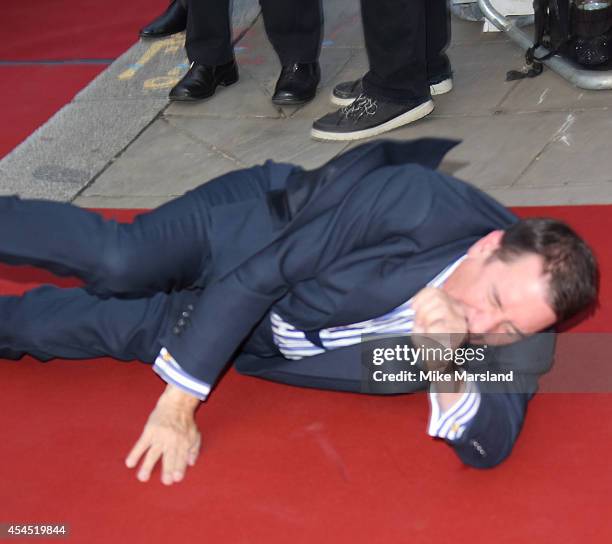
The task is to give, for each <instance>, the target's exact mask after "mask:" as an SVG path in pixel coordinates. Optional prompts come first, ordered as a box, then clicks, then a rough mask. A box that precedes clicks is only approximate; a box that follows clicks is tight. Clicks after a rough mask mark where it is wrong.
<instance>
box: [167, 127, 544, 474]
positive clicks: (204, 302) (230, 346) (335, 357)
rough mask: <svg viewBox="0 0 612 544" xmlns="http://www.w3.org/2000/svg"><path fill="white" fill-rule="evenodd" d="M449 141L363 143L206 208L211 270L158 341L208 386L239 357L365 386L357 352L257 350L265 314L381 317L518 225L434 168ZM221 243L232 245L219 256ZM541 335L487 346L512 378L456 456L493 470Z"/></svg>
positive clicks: (533, 382) (299, 318) (308, 382)
mask: <svg viewBox="0 0 612 544" xmlns="http://www.w3.org/2000/svg"><path fill="white" fill-rule="evenodd" d="M457 143H458V142H453V141H448V140H434V139H424V140H418V141H415V142H391V141H378V142H373V143H368V144H365V145H361V146H359V147H356V148H354V149H353V150H351V151H350V152H349V153H345V154H344V155H341V156H340V157H338V158H336V159H334V160H332V161H330V162H329V163H327V164H326V165H324V166H322V167H321V168H319V169H316V170H313V171H304V170H301V169H295V170H294V171H293V172H292V173H291V174H290V175H289V176H288V177H287V178H286V183H285V184H284V188H282V187H281V188H280V189H277V190H276V191H273V192H271V193H270V194H269V195H268V196H269V198H268V199H267V200H266V201H263V200H262V202H261V203H259V204H257V205H254V204H253V202H250V203H245V204H244V206H245V207H244V208H243V209H241V208H240V206H238V207H234V208H233V209H232V210H231V212H232V213H231V214H230V213H228V210H224V209H223V207H220V208H219V209H216V210H213V213H216V214H217V215H218V218H217V221H216V222H215V221H213V223H215V224H217V225H219V228H218V229H217V232H218V234H217V235H216V236H212V237H211V246H212V247H213V255H214V256H215V258H214V259H213V260H214V265H213V266H212V272H211V275H210V277H209V278H207V281H206V283H207V285H206V287H205V288H204V289H198V290H194V291H193V292H192V293H191V294H190V295H189V297H190V298H189V300H191V302H192V304H193V306H194V310H193V313H192V319H191V326H190V327H189V328H187V329H185V330H182V331H181V332H180V334H172V333H170V332H169V331H170V327H168V331H167V332H166V333H165V335H164V336H163V337H162V339H161V340H162V343H163V344H164V345H165V346H166V347H167V349H168V350H169V352H170V353H171V354H172V355H173V356H174V358H175V359H176V360H177V361H178V362H179V363H180V365H181V367H182V368H183V369H184V370H185V371H186V372H188V373H190V374H191V375H193V376H194V377H196V378H198V379H200V380H203V381H205V382H207V383H210V384H214V383H215V381H216V380H217V378H218V376H219V374H220V373H221V372H222V371H223V369H224V367H225V366H226V364H227V363H228V361H230V360H231V359H232V357H234V356H235V355H236V354H238V357H237V359H236V367H237V369H238V370H239V371H241V372H244V373H247V374H251V375H255V376H260V377H264V378H268V379H274V380H278V381H283V382H285V383H291V384H295V385H301V386H310V387H324V388H331V389H338V390H345V391H356V392H359V391H361V392H363V391H364V380H363V366H362V353H363V347H362V346H352V347H349V348H343V349H338V350H333V351H330V352H327V353H324V354H322V355H319V356H315V357H309V358H307V359H304V360H302V361H297V362H295V361H287V360H286V359H284V358H282V357H280V356H278V353H274V352H273V351H270V350H269V349H268V352H266V349H265V345H268V346H269V345H270V343H269V324H268V322H267V316H268V315H269V312H270V310H271V309H274V311H276V312H278V313H279V314H280V315H282V316H283V317H284V318H285V319H286V320H288V321H289V322H291V323H292V324H293V325H295V326H297V327H298V328H301V329H303V330H320V329H321V328H326V327H330V326H339V325H347V324H350V323H355V322H359V321H362V320H365V319H369V318H372V317H375V316H378V315H382V314H384V313H386V312H388V311H390V310H391V309H393V308H395V307H397V306H398V305H399V304H401V303H402V302H405V301H406V300H408V299H409V298H410V297H412V296H413V295H414V294H415V293H416V292H418V291H419V290H420V289H421V288H422V287H423V286H424V285H425V283H426V282H427V281H428V280H429V279H431V278H432V277H433V276H435V275H436V273H438V272H439V271H440V270H441V269H443V268H444V267H445V266H446V265H448V264H449V263H451V262H453V261H454V260H456V259H457V258H458V257H460V256H461V255H462V254H464V253H465V251H466V250H467V249H468V248H469V247H470V246H471V245H472V244H473V243H474V242H475V241H476V240H478V239H479V238H481V237H482V236H484V235H486V234H487V233H489V232H490V231H492V230H495V229H504V228H507V227H508V226H509V225H510V224H512V223H513V222H514V221H516V217H515V216H514V215H513V214H512V213H511V212H509V211H508V210H507V209H505V208H504V207H503V206H501V205H500V204H499V203H497V202H496V201H495V200H493V199H492V198H490V197H488V196H487V195H486V194H484V193H483V192H481V191H479V190H478V189H476V188H474V187H472V186H471V185H469V184H466V183H464V182H462V181H460V180H457V179H455V178H453V177H451V176H448V175H445V174H442V173H440V172H437V171H435V170H434V169H435V168H436V167H437V166H438V164H439V163H440V161H441V160H442V158H443V156H444V154H445V153H446V152H447V151H448V150H449V149H450V148H452V147H453V146H454V145H456V144H457ZM279 168H280V167H279ZM282 168H285V171H286V165H283V166H282ZM236 216H240V217H247V218H248V219H249V221H248V223H246V222H244V221H241V224H242V225H245V228H241V229H238V230H237V229H236V227H235V226H232V225H235V223H236V222H235V221H234V220H233V219H234V218H235V217H236ZM224 218H225V219H224ZM247 225H248V226H249V227H252V226H253V225H255V226H259V227H260V228H246V226H247ZM228 231H229V236H228ZM228 238H231V247H232V249H231V250H230V251H224V248H225V247H227V246H228V242H230V239H228ZM266 335H267V336H268V338H267V340H268V342H267V343H266V342H265V341H263V340H264V339H265V338H266ZM546 338H547V337H539V336H538V337H534V339H530V340H529V341H526V342H521V345H520V346H516V345H515V346H512V347H508V348H500V349H499V350H492V351H494V352H495V356H494V357H492V358H491V359H490V360H489V361H488V363H489V364H490V365H493V366H495V367H496V368H512V369H515V370H516V371H517V373H520V378H518V379H517V380H516V383H513V384H511V385H509V386H508V387H506V388H503V387H502V389H501V391H500V392H491V393H490V394H489V393H486V389H487V386H484V389H483V390H484V391H485V394H484V395H483V399H482V401H481V408H480V410H479V412H478V415H477V416H476V418H475V419H474V421H473V422H472V424H471V425H470V427H469V429H468V431H466V432H465V433H464V434H463V435H462V437H461V439H460V440H459V441H457V442H453V444H452V445H453V447H454V448H455V450H456V451H457V453H458V454H459V456H460V457H461V459H462V460H464V461H465V462H466V463H469V464H471V465H474V466H482V467H485V466H493V465H495V464H497V463H499V462H500V461H501V460H502V459H503V458H505V457H506V456H507V455H508V453H509V452H510V450H511V448H512V445H513V443H514V441H515V439H516V436H517V434H518V432H519V430H520V426H521V422H522V420H523V416H524V412H525V409H526V404H527V401H528V399H529V398H530V396H531V395H532V394H533V392H534V391H535V388H536V386H537V376H538V374H539V373H541V372H543V371H545V370H547V369H548V367H549V366H550V364H551V360H552V349H553V342H552V341H551V340H548V339H546ZM258 346H259V347H258ZM241 347H243V349H242V350H241V351H239V350H240V348H241ZM493 359H494V360H493ZM424 385H426V384H402V385H398V386H396V387H386V388H383V389H381V390H371V388H370V390H368V391H367V392H371V393H382V394H389V393H402V392H410V391H412V390H414V389H415V388H417V387H423V386H424Z"/></svg>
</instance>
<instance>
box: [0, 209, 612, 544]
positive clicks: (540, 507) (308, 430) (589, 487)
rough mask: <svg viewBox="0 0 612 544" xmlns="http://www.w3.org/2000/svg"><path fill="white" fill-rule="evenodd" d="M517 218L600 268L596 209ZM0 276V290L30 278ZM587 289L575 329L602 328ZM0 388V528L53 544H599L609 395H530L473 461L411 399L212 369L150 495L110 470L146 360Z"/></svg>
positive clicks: (608, 525)
mask: <svg viewBox="0 0 612 544" xmlns="http://www.w3.org/2000/svg"><path fill="white" fill-rule="evenodd" d="M520 212H521V213H522V214H523V215H534V214H538V215H551V216H557V217H561V218H564V219H567V220H569V222H570V223H572V224H573V225H574V226H575V227H576V228H577V229H578V230H579V231H581V232H583V233H585V234H586V236H587V238H588V239H589V241H590V242H591V243H592V244H593V245H594V246H595V248H596V250H597V252H598V255H599V258H600V261H601V264H602V269H603V271H604V279H605V278H606V277H607V275H608V274H609V272H610V270H612V250H610V246H609V244H607V240H606V236H607V233H608V232H610V229H611V228H612V214H611V209H610V207H604V206H601V207H597V206H592V207H575V208H538V209H522V210H520ZM128 213H129V212H128ZM119 215H120V216H122V217H124V218H126V214H125V213H122V214H119ZM1 272H2V274H1V276H2V277H3V278H5V281H4V283H2V284H1V285H0V290H1V291H2V292H9V291H11V292H14V291H16V290H21V289H23V288H29V287H31V286H32V285H34V284H35V283H37V282H39V281H45V280H46V279H48V276H46V275H44V274H42V273H39V272H36V273H33V272H32V271H30V270H26V269H16V268H14V269H10V270H9V269H3V270H2V271H1ZM5 272H6V273H5ZM7 278H8V279H7ZM602 287H603V289H602V295H603V296H602V302H603V305H602V308H600V310H599V311H598V313H597V314H596V315H595V316H594V317H592V318H591V319H590V320H589V321H588V322H585V323H583V324H582V325H580V329H581V330H592V331H595V330H598V331H608V332H612V315H611V314H610V311H611V310H610V307H609V306H607V305H606V304H607V301H608V300H609V296H608V295H609V286H608V285H607V284H606V282H605V281H604V282H603V286H602ZM585 364H586V362H585ZM0 382H1V383H2V395H0V429H2V430H3V439H2V449H1V450H0V451H1V453H0V482H2V485H0V506H1V509H0V512H1V516H0V522H2V521H15V522H65V523H68V524H69V525H70V527H71V531H72V537H71V542H79V543H80V542H84V543H92V544H93V543H98V542H99V543H105V544H106V543H108V542H145V541H147V542H151V543H157V542H160V543H161V542H195V541H204V542H223V543H239V542H253V543H263V542H265V543H275V542H278V543H283V544H285V543H287V542H293V543H309V544H310V543H312V542H323V543H327V542H353V543H365V542H372V543H379V542H390V543H396V542H410V543H439V542H452V541H454V542H460V543H463V542H465V543H467V542H470V543H473V542H476V543H480V542H494V543H513V544H515V543H523V542H538V543H540V542H542V543H549V542H559V543H564V544H567V543H576V544H578V543H580V544H583V543H608V542H610V541H611V539H612V518H611V516H610V504H611V501H610V490H611V489H612V471H611V470H610V462H609V458H610V454H609V450H610V448H611V446H612V426H611V425H610V424H609V421H610V420H611V419H612V396H611V395H578V394H574V395H560V394H556V395H553V394H549V395H540V396H539V397H537V398H536V399H535V400H534V401H533V402H532V403H531V405H530V410H529V415H528V418H527V421H526V425H525V427H524V430H523V433H522V435H521V438H520V440H519V442H518V444H517V446H516V448H515V451H514V453H513V455H512V456H511V458H510V459H509V460H508V461H507V462H505V463H504V464H503V465H501V466H500V467H498V468H496V469H494V470H491V471H478V470H475V469H470V468H466V467H463V466H462V465H461V464H460V463H459V461H458V460H457V459H456V458H455V456H454V454H453V452H452V451H451V450H450V449H449V448H447V447H445V446H444V445H443V444H439V443H436V442H434V441H433V440H431V439H430V438H428V437H427V436H426V435H425V423H426V420H427V403H426V399H425V396H424V395H418V396H405V397H397V398H375V397H367V396H360V395H352V394H341V393H332V392H322V391H313V390H300V389H296V388H291V387H288V386H283V385H278V384H273V383H268V382H264V381H260V380H256V379H253V378H246V377H243V376H239V375H237V374H236V373H235V372H233V371H230V372H229V373H228V375H227V376H226V377H225V379H224V380H223V381H222V383H221V385H220V387H218V389H217V390H216V391H215V392H214V394H213V395H212V397H211V399H210V400H209V401H208V402H207V403H206V404H205V405H204V406H203V407H202V409H201V410H200V412H199V414H198V422H199V425H200V428H201V430H202V433H203V439H204V448H203V452H202V456H201V458H200V460H199V462H198V464H197V466H196V467H195V468H192V469H190V471H189V473H188V476H187V478H186V480H185V481H184V482H183V483H181V484H179V485H175V486H173V487H171V488H166V487H164V486H162V485H161V483H159V480H158V478H159V472H158V471H156V473H155V479H154V481H151V482H149V483H148V484H141V483H139V482H138V481H137V480H136V479H135V477H134V473H133V472H132V471H128V470H127V469H126V468H125V467H124V466H123V458H124V457H125V455H126V453H127V452H128V451H129V449H130V448H131V446H132V445H133V442H134V441H135V440H136V438H137V437H138V435H139V433H140V430H141V427H142V425H143V424H144V421H145V419H146V417H147V415H148V413H149V411H150V409H151V408H152V406H153V405H154V403H155V401H156V399H157V396H158V395H159V393H160V392H161V390H162V388H163V383H162V382H161V381H160V380H159V378H157V377H156V376H155V375H154V374H153V372H152V371H151V370H150V368H149V367H147V366H145V365H142V364H139V363H132V364H125V363H118V362H114V361H110V360H97V361H91V362H67V361H56V362H52V363H49V364H40V363H36V362H34V361H32V360H24V361H22V362H19V363H10V362H5V361H2V364H0ZM24 542H25V540H24Z"/></svg>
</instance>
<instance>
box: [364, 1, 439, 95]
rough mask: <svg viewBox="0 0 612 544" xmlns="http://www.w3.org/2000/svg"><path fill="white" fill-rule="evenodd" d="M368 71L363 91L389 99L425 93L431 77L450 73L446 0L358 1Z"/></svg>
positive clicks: (432, 78)
mask: <svg viewBox="0 0 612 544" xmlns="http://www.w3.org/2000/svg"><path fill="white" fill-rule="evenodd" d="M361 16H362V20H363V30H364V38H365V46H366V51H367V53H368V59H369V63H370V70H369V72H368V73H367V74H366V75H365V77H364V78H363V88H364V91H365V92H366V94H368V95H369V96H372V97H374V98H377V99H380V100H387V101H391V102H410V101H414V100H419V99H424V98H426V97H428V96H429V84H430V82H431V81H432V80H434V81H435V80H436V79H440V78H442V77H443V76H447V77H448V76H450V62H449V60H448V57H447V56H446V54H445V53H444V51H445V49H446V47H447V46H448V43H449V41H450V14H449V10H448V5H447V0H361Z"/></svg>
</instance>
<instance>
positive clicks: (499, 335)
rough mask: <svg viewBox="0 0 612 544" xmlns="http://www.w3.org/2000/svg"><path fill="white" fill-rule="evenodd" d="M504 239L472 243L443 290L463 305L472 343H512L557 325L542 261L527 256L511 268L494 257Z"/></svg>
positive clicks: (492, 236)
mask: <svg viewBox="0 0 612 544" xmlns="http://www.w3.org/2000/svg"><path fill="white" fill-rule="evenodd" d="M502 235H503V232H502V231H495V232H492V233H491V234H489V235H488V236H486V237H485V238H482V239H481V240H479V241H478V242H477V243H476V244H474V245H473V246H472V247H471V248H470V249H469V250H468V254H467V257H466V258H465V259H464V260H463V261H462V263H461V264H460V265H459V266H458V267H457V269H456V270H455V271H454V272H453V274H452V275H451V276H450V277H449V278H448V279H447V281H446V283H445V284H444V286H443V290H444V291H445V292H446V293H447V294H448V295H449V296H451V297H452V298H454V299H455V300H457V301H459V303H460V304H462V305H463V309H464V311H465V315H466V319H467V322H468V330H469V333H470V341H471V342H473V343H479V342H483V343H484V342H486V343H488V344H492V343H495V344H501V343H509V342H513V341H516V340H520V339H521V338H523V337H525V336H528V335H530V334H533V333H535V332H538V331H540V330H542V329H546V328H547V327H550V326H551V325H552V324H554V323H555V321H556V316H555V313H554V312H553V310H552V308H551V307H550V305H549V303H548V300H547V294H548V278H547V276H546V275H544V274H543V273H542V271H543V263H542V258H541V257H540V256H538V255H535V254H527V255H524V256H520V257H517V258H516V259H514V260H512V261H511V262H508V263H505V262H503V261H500V260H499V259H497V258H495V257H493V258H490V257H491V255H492V254H493V252H494V251H495V249H497V248H498V247H499V242H500V240H501V237H502ZM483 335H484V336H483Z"/></svg>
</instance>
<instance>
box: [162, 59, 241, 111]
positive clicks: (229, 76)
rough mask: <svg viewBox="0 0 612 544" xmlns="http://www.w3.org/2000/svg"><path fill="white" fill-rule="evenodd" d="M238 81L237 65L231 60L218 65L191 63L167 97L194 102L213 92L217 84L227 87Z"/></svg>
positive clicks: (173, 99)
mask: <svg viewBox="0 0 612 544" xmlns="http://www.w3.org/2000/svg"><path fill="white" fill-rule="evenodd" d="M236 81H238V66H237V65H236V61H235V60H232V61H230V62H228V63H226V64H221V65H219V66H204V65H202V64H196V63H195V62H192V63H191V68H189V71H188V72H187V73H186V74H185V75H184V76H183V79H181V80H180V81H179V82H178V83H177V84H176V85H175V86H174V87H173V88H172V90H171V91H170V95H169V98H170V100H172V101H178V102H195V101H196V100H202V99H204V98H208V97H209V96H212V95H213V94H215V89H216V88H217V85H223V86H224V87H227V86H228V85H232V84H233V83H236Z"/></svg>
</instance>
